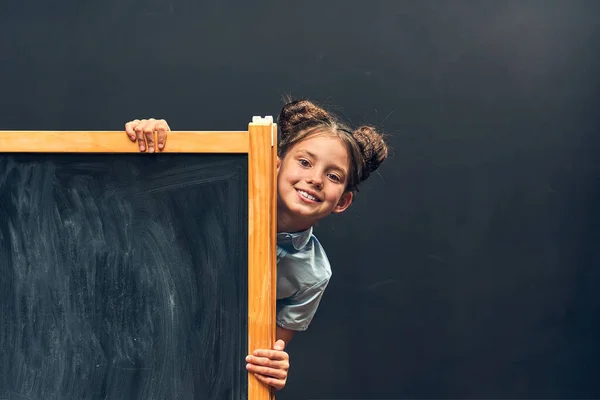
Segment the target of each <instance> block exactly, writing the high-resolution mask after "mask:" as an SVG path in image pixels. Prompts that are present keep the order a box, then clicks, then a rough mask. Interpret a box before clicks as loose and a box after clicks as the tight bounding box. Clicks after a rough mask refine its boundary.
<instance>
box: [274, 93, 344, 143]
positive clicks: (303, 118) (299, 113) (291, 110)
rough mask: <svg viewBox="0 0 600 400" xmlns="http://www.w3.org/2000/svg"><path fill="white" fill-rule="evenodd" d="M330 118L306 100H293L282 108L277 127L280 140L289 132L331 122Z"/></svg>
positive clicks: (322, 110) (325, 112) (326, 113)
mask: <svg viewBox="0 0 600 400" xmlns="http://www.w3.org/2000/svg"><path fill="white" fill-rule="evenodd" d="M331 120H332V118H331V116H330V115H329V113H328V112H327V111H325V110H324V109H322V108H321V107H319V106H317V105H315V104H314V103H312V102H310V101H308V100H295V101H291V102H289V103H287V104H286V105H284V106H283V108H282V110H281V113H280V114H279V118H278V119H277V125H278V126H279V129H280V131H281V137H282V139H283V138H285V137H286V136H287V135H288V134H289V133H290V132H297V131H299V130H300V129H305V128H309V127H311V126H316V125H319V124H321V123H323V122H325V123H328V122H331Z"/></svg>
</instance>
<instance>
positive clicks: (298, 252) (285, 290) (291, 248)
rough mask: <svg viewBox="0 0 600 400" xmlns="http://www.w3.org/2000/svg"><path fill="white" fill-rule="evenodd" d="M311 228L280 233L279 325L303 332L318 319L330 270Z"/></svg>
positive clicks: (278, 251) (278, 257)
mask: <svg viewBox="0 0 600 400" xmlns="http://www.w3.org/2000/svg"><path fill="white" fill-rule="evenodd" d="M312 232H313V230H312V227H311V228H309V229H307V230H305V231H302V232H296V233H278V234H277V325H279V326H281V327H283V328H286V329H290V330H293V331H304V330H306V329H307V328H308V325H309V324H310V322H311V320H312V319H313V317H314V316H315V313H316V311H317V308H318V307H319V302H320V301H321V297H322V296H323V292H324V291H325V288H326V287H327V284H328V283H329V279H330V278H331V267H330V265H329V260H328V259H327V255H326V254H325V250H324V249H323V246H321V243H319V241H318V240H317V238H316V237H315V235H313V233H312Z"/></svg>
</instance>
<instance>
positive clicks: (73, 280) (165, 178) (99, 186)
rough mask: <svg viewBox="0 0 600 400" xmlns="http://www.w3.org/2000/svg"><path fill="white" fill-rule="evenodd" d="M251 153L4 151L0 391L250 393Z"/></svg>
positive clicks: (119, 395) (93, 395) (41, 395)
mask: <svg viewBox="0 0 600 400" xmlns="http://www.w3.org/2000/svg"><path fill="white" fill-rule="evenodd" d="M248 159H249V156H248V154H243V153H242V154H160V155H156V156H153V155H144V154H81V153H79V154H75V153H65V154H56V153H39V154H30V153H4V154H3V153H1V152H0V215H1V218H0V296H1V300H0V353H1V354H2V356H1V357H0V399H32V400H34V399H35V400H42V399H124V400H125V399H127V400H134V399H140V400H141V399H144V400H147V399H157V400H158V399H160V400H164V399H247V398H252V396H250V397H249V396H248V373H247V371H246V369H245V362H244V358H245V356H246V354H247V353H248V336H249V333H248V332H249V331H248V325H249V318H248V282H249V279H248V270H249V269H248V265H249V250H248V242H249V240H248V238H249V229H248V226H249V224H248V221H249V219H248V218H249V212H248V211H249V201H248V193H249V192H248V184H249V179H248V176H249V173H248V170H249V166H248V164H249V163H248ZM263 278H264V277H263ZM254 398H256V397H254Z"/></svg>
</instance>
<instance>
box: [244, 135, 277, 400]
mask: <svg viewBox="0 0 600 400" xmlns="http://www.w3.org/2000/svg"><path fill="white" fill-rule="evenodd" d="M273 133H274V125H273V124H272V123H260V124H255V123H251V124H250V126H249V134H250V140H249V145H250V149H249V152H248V171H249V173H248V233H249V237H248V351H249V352H252V351H254V350H255V349H270V348H272V346H273V343H274V341H275V297H274V293H275V288H274V282H275V279H276V278H275V271H276V270H275V248H274V247H273V243H274V238H275V236H276V232H275V229H274V228H275V225H274V224H273V221H272V218H273V216H274V214H273V210H274V208H273V207H274V206H275V205H274V204H273V200H274V197H273V193H274V187H275V182H274V179H273V178H274V171H273V169H274V168H275V159H274V158H273V154H274V153H273V147H274V146H271V140H272V139H271V135H272V134H273ZM248 398H249V399H251V400H264V399H273V398H274V396H273V393H272V391H271V390H270V388H269V387H267V386H265V385H264V384H263V383H261V382H260V381H258V380H257V379H256V378H255V377H254V376H253V375H252V374H248Z"/></svg>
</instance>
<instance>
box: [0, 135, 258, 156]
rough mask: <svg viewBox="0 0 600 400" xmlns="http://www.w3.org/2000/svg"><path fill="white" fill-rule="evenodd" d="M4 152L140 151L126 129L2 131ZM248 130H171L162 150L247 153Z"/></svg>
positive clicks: (0, 148) (1, 150) (167, 151)
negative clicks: (126, 132)
mask: <svg viewBox="0 0 600 400" xmlns="http://www.w3.org/2000/svg"><path fill="white" fill-rule="evenodd" d="M0 152H7V153H13V152H17V153H22V152H33V153H137V152H139V148H138V146H137V144H136V143H133V142H132V141H131V140H129V138H128V137H127V135H126V134H125V132H124V131H85V132H84V131H81V132H79V131H0ZM247 152H248V132H247V131H229V132H209V131H200V132H193V131H175V132H169V135H168V137H167V146H166V147H165V150H164V151H162V152H159V153H247Z"/></svg>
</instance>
